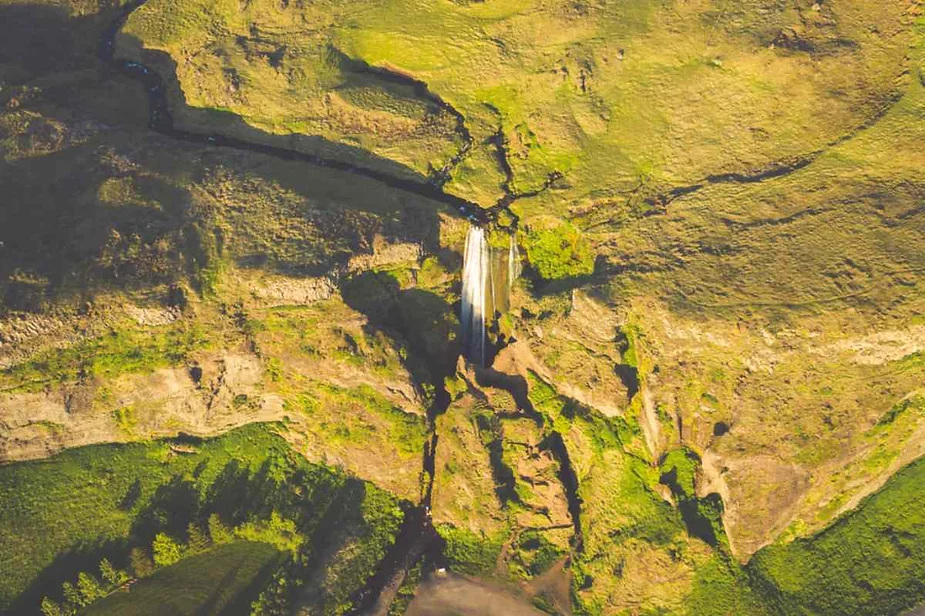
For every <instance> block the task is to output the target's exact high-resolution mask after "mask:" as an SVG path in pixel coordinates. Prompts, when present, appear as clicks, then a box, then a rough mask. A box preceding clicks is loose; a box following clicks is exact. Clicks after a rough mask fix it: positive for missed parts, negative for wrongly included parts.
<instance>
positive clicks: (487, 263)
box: [460, 225, 520, 366]
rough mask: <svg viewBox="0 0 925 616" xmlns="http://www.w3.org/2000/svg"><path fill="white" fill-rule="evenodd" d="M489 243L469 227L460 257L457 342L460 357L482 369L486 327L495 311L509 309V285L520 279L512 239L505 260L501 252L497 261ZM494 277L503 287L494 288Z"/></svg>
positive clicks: (477, 229)
mask: <svg viewBox="0 0 925 616" xmlns="http://www.w3.org/2000/svg"><path fill="white" fill-rule="evenodd" d="M488 239H489V238H488V232H487V231H486V230H485V229H483V228H482V227H477V226H474V225H473V226H471V227H469V233H468V234H467V235H466V250H465V253H464V256H463V272H462V310H461V314H460V326H461V332H460V341H461V344H462V353H463V356H464V357H465V358H466V359H468V360H469V361H471V362H473V363H475V364H478V365H480V366H484V365H485V360H486V355H487V347H488V340H487V335H486V334H487V327H488V326H487V323H489V322H491V321H493V320H494V319H495V317H496V312H497V311H499V310H500V311H504V310H507V309H508V307H509V305H510V294H511V285H512V284H513V283H514V280H516V279H517V277H518V276H519V275H520V254H519V253H518V251H517V241H516V238H515V237H514V235H513V234H511V241H510V248H509V249H508V251H507V253H508V254H507V258H506V259H504V257H503V256H502V255H503V252H504V251H503V250H502V251H501V255H497V256H498V257H500V259H496V258H495V255H494V254H493V251H492V249H491V245H490V244H489V242H488ZM496 271H497V274H496ZM497 276H501V277H503V279H504V280H503V282H504V284H497V281H496V277H497ZM499 291H500V294H499Z"/></svg>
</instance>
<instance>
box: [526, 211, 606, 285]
mask: <svg viewBox="0 0 925 616" xmlns="http://www.w3.org/2000/svg"><path fill="white" fill-rule="evenodd" d="M526 252H527V260H528V261H529V262H530V265H531V266H532V267H533V269H534V270H535V271H536V273H537V274H538V275H539V276H540V278H543V279H544V280H559V279H562V278H570V277H573V276H587V275H589V274H592V273H594V253H593V251H592V250H591V245H590V244H589V243H588V241H587V239H586V238H585V237H584V236H583V235H582V234H581V231H579V230H578V229H577V228H576V227H574V226H573V225H571V224H569V223H567V222H561V221H556V222H551V221H550V222H547V221H543V222H541V223H539V224H538V225H537V224H534V225H532V226H531V228H530V229H529V230H528V231H527V235H526Z"/></svg>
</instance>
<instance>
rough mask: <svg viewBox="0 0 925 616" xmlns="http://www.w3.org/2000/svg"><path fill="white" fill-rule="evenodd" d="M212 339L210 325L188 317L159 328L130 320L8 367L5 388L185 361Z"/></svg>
mask: <svg viewBox="0 0 925 616" xmlns="http://www.w3.org/2000/svg"><path fill="white" fill-rule="evenodd" d="M208 342H209V337H208V334H207V332H206V330H205V328H204V327H202V326H201V325H199V324H197V323H192V322H189V321H186V320H182V319H181V320H178V321H175V322H174V323H171V324H170V325H169V326H167V327H166V328H164V329H158V330H154V331H151V330H146V329H145V328H143V327H140V326H137V325H134V324H128V323H124V324H122V326H120V327H118V328H116V329H113V330H111V331H110V332H109V333H107V334H105V335H103V336H100V337H98V338H91V339H89V340H86V341H83V342H80V343H78V344H76V345H74V346H71V347H67V348H65V349H61V350H53V351H48V352H46V353H44V354H42V355H40V356H39V357H36V358H34V359H32V360H30V361H28V362H26V363H22V364H17V365H15V366H13V367H11V368H8V369H6V370H3V371H2V372H0V388H2V389H5V390H8V391H10V390H12V391H38V390H41V389H44V388H45V387H47V386H49V385H55V384H59V383H68V382H74V381H77V380H79V379H92V378H98V379H113V378H115V377H118V376H119V375H121V374H127V373H133V372H148V371H151V370H154V369H156V368H160V367H163V366H170V365H175V364H178V363H180V362H183V361H184V360H186V359H188V357H189V355H190V353H191V352H193V351H195V350H197V349H202V348H204V347H206V345H207V344H208Z"/></svg>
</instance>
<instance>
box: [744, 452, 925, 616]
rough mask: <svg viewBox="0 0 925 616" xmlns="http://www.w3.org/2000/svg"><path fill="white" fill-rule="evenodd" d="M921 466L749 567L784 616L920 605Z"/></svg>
mask: <svg viewBox="0 0 925 616" xmlns="http://www.w3.org/2000/svg"><path fill="white" fill-rule="evenodd" d="M923 485H925V460H919V461H918V462H914V463H913V464H911V465H909V466H907V467H906V468H904V469H903V470H901V471H899V472H898V473H896V475H894V476H893V477H892V478H891V479H890V480H889V482H887V484H886V485H885V486H884V487H883V489H882V490H880V491H879V492H878V493H876V494H874V495H873V496H871V497H869V498H867V499H865V500H864V501H863V502H862V503H861V505H860V506H859V507H858V508H857V509H856V510H855V511H852V512H850V513H848V514H847V515H845V516H843V517H842V518H840V519H839V520H838V521H836V522H835V523H834V524H832V525H831V526H829V527H828V528H826V529H824V530H823V531H822V532H820V533H818V534H816V535H813V536H812V537H809V538H806V539H797V540H795V541H793V542H791V543H789V544H785V545H773V546H769V547H767V548H765V549H763V550H761V551H760V552H758V554H756V555H755V557H754V558H753V560H752V561H751V563H750V564H749V570H751V571H752V572H753V573H754V575H755V576H757V578H758V579H759V580H760V581H761V582H762V584H767V585H768V586H770V587H772V588H774V591H775V595H776V597H777V598H778V603H777V605H779V608H780V610H781V612H782V613H784V614H805V613H812V614H819V615H828V614H831V615H836V614H838V615H844V616H855V615H857V616H860V615H871V616H873V615H881V614H897V613H900V612H902V611H904V610H906V609H909V608H911V607H914V606H915V605H917V604H919V603H921V602H923V601H925V584H923V582H922V580H923V579H925V509H923V508H922V506H921V494H922V486H923Z"/></svg>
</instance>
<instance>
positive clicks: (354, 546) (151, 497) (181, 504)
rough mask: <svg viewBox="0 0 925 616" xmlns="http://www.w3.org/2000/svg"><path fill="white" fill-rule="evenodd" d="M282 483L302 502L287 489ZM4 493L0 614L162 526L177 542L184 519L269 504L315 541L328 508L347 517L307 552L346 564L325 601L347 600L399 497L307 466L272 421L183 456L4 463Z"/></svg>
mask: <svg viewBox="0 0 925 616" xmlns="http://www.w3.org/2000/svg"><path fill="white" fill-rule="evenodd" d="M181 447H183V448H184V449H188V447H186V446H181ZM279 482H282V483H279ZM133 484H136V485H137V487H136V485H133ZM286 485H290V486H292V487H293V488H294V489H295V488H297V489H298V491H299V494H301V496H300V495H299V494H295V493H294V492H292V491H291V490H290V489H282V490H281V489H280V486H286ZM129 495H132V496H129ZM0 496H2V498H0V503H2V505H0V525H2V526H3V527H4V528H7V529H11V532H7V533H4V535H3V537H2V539H0V554H2V560H3V563H4V574H3V575H2V576H0V578H2V581H0V607H2V608H3V609H7V608H8V607H9V606H10V605H11V604H12V603H13V601H14V600H15V599H17V597H18V602H17V603H16V604H15V605H17V606H18V607H19V608H20V609H21V610H22V611H24V612H28V611H29V610H32V609H35V608H36V606H37V602H38V600H39V599H41V596H42V595H44V594H52V593H55V592H57V589H58V587H59V585H60V583H61V582H63V581H65V580H68V579H72V578H73V577H74V576H76V573H77V571H79V570H85V571H86V570H91V571H92V570H94V569H95V568H96V566H97V564H98V563H99V559H100V558H101V557H102V556H109V557H110V558H111V559H113V561H114V562H116V563H119V562H121V561H122V560H123V559H124V558H125V555H126V550H127V548H128V547H129V546H132V545H137V544H139V543H140V544H141V545H142V546H146V545H147V544H148V543H149V542H150V540H151V536H153V532H155V531H156V530H158V529H166V530H167V532H170V533H173V534H174V535H175V536H177V535H178V536H181V537H182V535H183V533H184V532H185V528H186V524H187V523H188V522H189V521H199V523H202V521H201V519H200V518H201V517H202V516H204V515H208V514H209V513H210V512H213V511H214V512H219V513H220V514H221V515H222V516H223V519H225V520H226V521H227V522H228V523H241V522H244V521H245V520H247V519H252V517H253V519H256V518H257V517H259V516H266V515H268V512H269V510H270V509H271V508H272V509H274V510H279V513H280V515H282V516H284V517H286V516H289V517H290V518H292V519H295V520H296V521H297V524H298V526H299V532H301V533H303V534H305V536H306V537H311V536H312V533H313V532H314V531H315V530H316V529H318V527H319V525H322V524H330V523H331V520H328V521H327V522H325V519H326V518H323V516H324V515H325V512H326V509H327V507H328V506H329V505H331V504H332V503H335V504H337V506H338V507H342V509H339V510H338V513H337V516H336V517H337V519H338V520H340V522H337V523H336V525H335V526H334V527H333V528H330V529H328V530H326V531H324V533H322V534H320V535H318V537H321V538H322V540H321V542H320V543H319V544H318V545H311V544H309V546H308V547H309V549H310V550H311V551H312V552H314V553H317V554H319V555H320V556H323V557H324V558H325V559H328V560H326V561H325V562H326V567H327V566H329V567H337V568H342V569H343V571H341V570H340V569H337V570H335V571H334V572H332V573H327V575H328V577H329V580H330V581H331V584H333V586H332V587H331V588H328V589H326V590H325V594H324V600H326V601H327V600H330V601H333V602H335V603H338V602H343V601H344V599H345V597H346V596H347V595H348V594H349V593H350V592H352V590H353V589H355V588H357V587H358V585H360V584H362V583H363V581H364V580H365V576H366V575H369V573H370V572H371V570H372V564H373V563H375V562H377V561H378V559H380V558H381V557H382V554H383V553H384V550H385V547H386V546H387V545H388V543H389V542H390V541H391V540H392V539H391V538H392V537H393V536H394V533H395V532H396V531H397V524H398V523H399V521H400V511H398V510H397V507H396V501H395V500H394V498H392V497H391V496H389V495H387V494H386V493H384V492H382V491H380V490H377V489H375V488H372V487H371V486H370V487H368V488H366V489H364V488H363V484H362V483H361V482H357V481H355V480H351V479H349V478H347V477H346V476H344V475H342V474H338V473H335V472H333V471H329V470H327V469H325V468H324V467H319V466H313V465H309V464H308V463H306V462H305V461H304V459H302V458H301V457H299V456H297V455H295V454H293V453H292V452H291V450H290V447H289V445H288V443H287V442H286V441H285V440H283V439H282V438H280V437H279V436H278V435H277V434H275V430H274V429H273V428H271V427H268V426H265V425H252V426H248V427H246V428H242V429H239V430H235V431H232V432H229V433H227V434H226V435H224V436H222V437H219V438H216V439H211V440H206V441H203V442H202V443H201V444H198V445H195V446H194V447H193V448H192V452H183V453H178V452H177V451H174V450H172V449H171V447H170V444H169V443H168V442H154V443H138V444H131V445H100V446H91V447H84V448H78V449H71V450H68V451H66V452H64V453H62V454H60V455H58V456H55V457H53V458H50V459H48V460H43V461H39V462H26V463H19V464H12V465H8V466H4V467H0ZM354 509H356V511H354ZM395 512H397V515H398V518H395V515H393V513H395ZM344 546H349V548H347V549H346V550H345V551H344V553H343V554H339V553H338V551H339V550H340V549H341V548H342V547H344ZM310 553H311V552H310ZM320 570H325V571H326V570H327V569H326V568H324V567H323V568H321V569H320ZM37 576H40V577H38V578H37ZM37 579H39V580H41V582H40V583H39V584H38V586H37V585H36V583H37V582H36V580H37ZM30 584H31V586H30ZM27 587H28V588H29V592H28V595H25V596H20V594H21V593H23V591H25V590H26V589H27Z"/></svg>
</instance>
